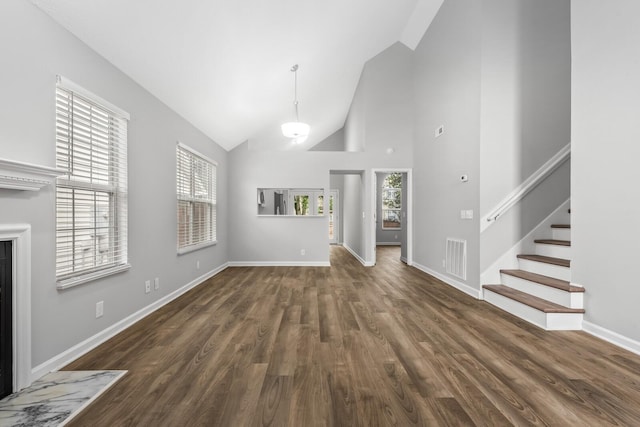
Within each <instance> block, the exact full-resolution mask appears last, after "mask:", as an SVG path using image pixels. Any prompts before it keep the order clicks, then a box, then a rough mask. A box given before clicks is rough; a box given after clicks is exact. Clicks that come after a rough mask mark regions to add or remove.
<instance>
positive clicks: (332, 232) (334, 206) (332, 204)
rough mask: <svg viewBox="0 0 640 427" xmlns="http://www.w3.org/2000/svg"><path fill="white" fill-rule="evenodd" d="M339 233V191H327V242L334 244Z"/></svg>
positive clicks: (337, 240)
mask: <svg viewBox="0 0 640 427" xmlns="http://www.w3.org/2000/svg"><path fill="white" fill-rule="evenodd" d="M339 235H340V192H339V190H330V191H329V244H330V245H336V244H338V242H339V239H338V236H339Z"/></svg>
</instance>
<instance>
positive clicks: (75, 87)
mask: <svg viewBox="0 0 640 427" xmlns="http://www.w3.org/2000/svg"><path fill="white" fill-rule="evenodd" d="M56 83H57V85H58V87H61V88H63V89H66V90H70V91H71V92H74V93H77V94H78V95H80V96H83V97H85V98H87V99H88V100H90V101H93V102H97V103H98V104H100V106H101V107H104V108H106V109H107V110H110V111H111V112H112V113H115V114H116V115H118V116H120V117H122V118H123V119H126V120H131V115H130V114H129V113H127V112H126V111H125V110H123V109H122V108H120V107H117V106H115V105H113V104H112V103H110V102H109V101H107V100H105V99H104V98H102V97H100V96H98V95H96V94H95V93H93V92H91V91H88V90H87V89H85V88H83V87H82V86H80V85H79V84H76V83H74V82H72V81H71V80H69V79H68V78H66V77H63V76H57V81H56Z"/></svg>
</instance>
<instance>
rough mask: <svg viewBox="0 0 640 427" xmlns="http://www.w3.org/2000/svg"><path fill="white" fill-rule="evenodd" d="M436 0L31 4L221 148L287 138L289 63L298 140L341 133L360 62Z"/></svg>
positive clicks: (408, 31) (54, 0) (411, 42)
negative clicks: (305, 131)
mask: <svg viewBox="0 0 640 427" xmlns="http://www.w3.org/2000/svg"><path fill="white" fill-rule="evenodd" d="M442 1H443V0H323V1H315V0H268V1H267V0H180V1H177V0H90V1H87V0H32V2H33V3H34V4H36V6H38V7H39V8H40V9H42V10H43V11H45V12H46V13H47V14H49V15H50V16H51V17H52V18H53V19H54V20H56V21H57V22H58V23H60V24H61V25H62V26H64V27H65V28H67V29H68V30H69V31H70V32H72V33H73V34H75V35H76V36H77V37H78V38H80V39H81V40H82V41H84V42H85V43H86V44H87V45H89V46H90V47H91V48H93V49H94V50H95V51H97V52H98V53H99V54H101V55H102V56H104V57H105V58H106V59H107V60H109V61H110V62H111V63H112V64H114V65H115V66H116V67H118V68H119V69H120V70H122V71H123V72H124V73H126V74H127V75H128V76H130V77H131V78H132V79H133V80H135V81H136V82H138V83H139V84H140V85H141V86H143V87H144V88H146V89H147V90H148V91H149V92H151V93H152V94H153V95H155V96H156V97H158V98H159V99H160V100H161V101H163V102H164V103H165V104H167V105H168V106H169V107H170V108H171V109H173V110H174V111H176V112H177V113H178V114H180V115H181V116H183V117H184V118H185V119H187V120H188V121H189V122H191V123H192V124H193V125H194V126H196V127H197V128H198V129H200V130H201V131H202V132H204V133H205V134H206V135H208V136H209V137H210V138H211V139H213V140H214V141H216V142H217V143H218V144H220V145H221V146H222V147H224V148H225V149H227V150H230V149H232V148H234V147H235V146H237V145H238V144H241V143H242V142H244V141H247V140H249V141H257V142H259V143H260V144H261V145H263V146H270V145H272V146H274V147H276V146H277V147H282V146H286V145H287V144H286V142H287V139H286V138H284V137H283V136H282V134H281V133H280V125H281V124H282V123H283V122H286V121H291V119H292V118H293V116H294V113H293V74H292V73H291V72H290V71H289V70H290V68H291V66H292V65H293V64H299V66H300V69H299V71H298V99H299V107H300V119H301V120H302V121H305V122H307V123H309V124H310V125H311V134H310V136H309V139H308V140H307V141H306V142H305V143H304V144H302V145H301V146H300V147H297V148H298V149H306V148H308V147H310V146H312V145H315V144H316V143H318V142H320V141H322V140H323V139H324V138H326V137H327V136H329V135H331V134H332V133H333V132H335V131H336V130H338V129H340V128H341V127H342V126H343V125H344V122H345V119H346V116H347V112H348V110H349V106H350V104H351V100H352V97H353V94H354V92H355V89H356V86H357V84H358V79H359V77H360V73H361V71H362V68H363V66H364V64H365V62H366V61H367V60H369V59H370V58H372V57H373V56H375V55H377V54H378V53H380V52H382V51H383V50H384V49H386V48H387V47H389V46H391V45H392V44H394V43H396V42H398V41H400V42H403V43H405V44H406V45H407V46H409V47H410V48H412V49H413V48H415V46H416V45H417V43H418V42H419V41H420V39H421V38H422V36H423V34H424V32H425V31H426V29H427V27H428V26H429V24H430V22H431V20H432V19H433V16H434V15H435V14H436V12H437V10H438V9H439V7H440V5H441V4H442ZM105 96H106V95H105ZM288 146H290V144H289V145H288Z"/></svg>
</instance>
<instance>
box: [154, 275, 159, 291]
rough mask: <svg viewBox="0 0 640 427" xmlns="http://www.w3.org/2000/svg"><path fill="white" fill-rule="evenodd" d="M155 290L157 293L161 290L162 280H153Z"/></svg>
mask: <svg viewBox="0 0 640 427" xmlns="http://www.w3.org/2000/svg"><path fill="white" fill-rule="evenodd" d="M153 288H154V289H155V290H156V291H157V290H158V289H160V278H159V277H156V278H155V279H153Z"/></svg>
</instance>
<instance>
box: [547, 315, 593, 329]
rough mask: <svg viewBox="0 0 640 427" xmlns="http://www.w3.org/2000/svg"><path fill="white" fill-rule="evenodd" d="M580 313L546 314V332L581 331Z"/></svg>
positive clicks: (581, 316)
mask: <svg viewBox="0 0 640 427" xmlns="http://www.w3.org/2000/svg"><path fill="white" fill-rule="evenodd" d="M583 317H584V315H583V314H582V313H548V314H547V327H546V330H547V331H581V330H582V318H583Z"/></svg>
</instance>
